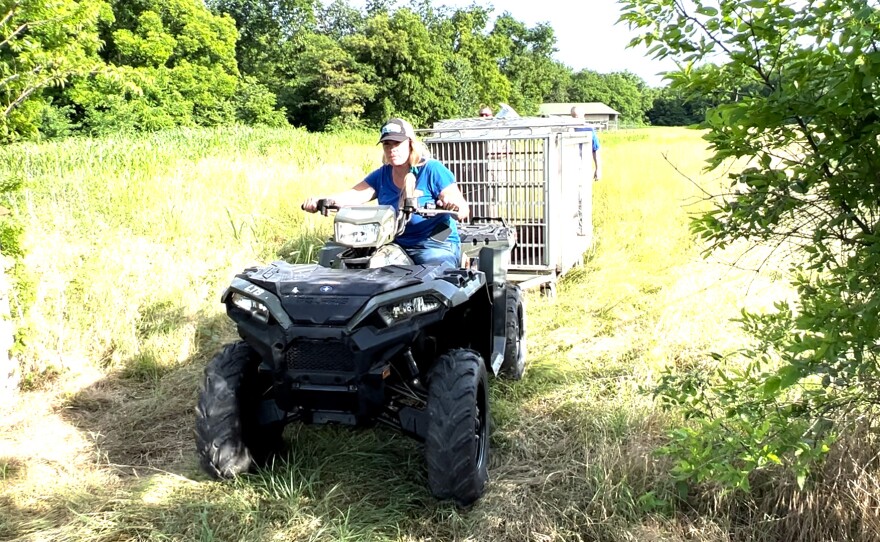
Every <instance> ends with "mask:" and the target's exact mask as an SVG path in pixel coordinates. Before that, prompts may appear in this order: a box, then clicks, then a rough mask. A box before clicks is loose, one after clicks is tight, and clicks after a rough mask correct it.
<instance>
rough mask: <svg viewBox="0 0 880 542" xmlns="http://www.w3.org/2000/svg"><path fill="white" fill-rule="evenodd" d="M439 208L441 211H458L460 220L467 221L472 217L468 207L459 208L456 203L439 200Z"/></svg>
mask: <svg viewBox="0 0 880 542" xmlns="http://www.w3.org/2000/svg"><path fill="white" fill-rule="evenodd" d="M437 207H439V208H440V209H446V210H447V211H457V212H458V219H459V220H467V218H468V216H470V213H469V212H468V207H467V206H464V207H459V206H458V205H457V204H455V203H454V202H451V201H445V200H443V199H442V198H441V199H438V200H437Z"/></svg>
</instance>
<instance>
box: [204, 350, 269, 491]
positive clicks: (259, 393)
mask: <svg viewBox="0 0 880 542" xmlns="http://www.w3.org/2000/svg"><path fill="white" fill-rule="evenodd" d="M259 364H260V357H259V355H258V354H257V353H256V352H255V351H254V349H253V348H251V347H250V345H248V344H247V343H246V342H244V341H238V342H235V343H231V344H228V345H226V346H225V347H224V348H223V350H221V351H220V352H219V353H217V355H216V356H214V358H213V359H212V360H211V361H210V363H208V365H207V366H206V367H205V376H204V381H203V383H202V389H201V393H200V394H199V403H198V406H197V407H196V450H197V452H198V456H199V462H200V463H201V466H202V469H204V471H205V472H207V473H208V474H209V475H211V476H213V477H214V478H232V477H234V476H237V475H239V474H241V473H243V472H246V471H248V470H249V469H250V468H251V467H253V466H255V465H263V464H265V463H266V462H267V461H268V460H269V459H270V458H271V457H272V456H273V455H274V453H275V452H277V451H278V450H280V449H281V445H282V442H283V441H282V438H281V433H282V432H283V431H284V424H283V423H279V422H275V423H268V424H262V425H261V424H260V420H259V409H260V405H261V404H262V402H263V401H264V400H265V399H266V394H267V392H268V391H269V390H270V389H271V386H272V384H271V382H269V381H267V379H265V378H261V376H260V374H259V372H258V371H257V367H258V366H259Z"/></svg>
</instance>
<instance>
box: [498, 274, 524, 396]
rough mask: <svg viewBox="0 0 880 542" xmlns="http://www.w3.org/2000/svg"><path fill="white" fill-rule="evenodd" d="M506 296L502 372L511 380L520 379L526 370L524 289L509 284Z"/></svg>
mask: <svg viewBox="0 0 880 542" xmlns="http://www.w3.org/2000/svg"><path fill="white" fill-rule="evenodd" d="M505 297H506V303H505V307H506V308H505V311H506V312H505V342H504V361H503V362H502V363H501V374H502V375H503V376H505V377H507V378H510V379H511V380H520V379H521V378H522V377H523V374H525V372H526V311H525V305H524V304H523V298H522V290H521V289H520V287H519V286H517V285H515V284H508V285H507V292H506V293H505Z"/></svg>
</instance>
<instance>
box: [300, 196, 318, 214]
mask: <svg viewBox="0 0 880 542" xmlns="http://www.w3.org/2000/svg"><path fill="white" fill-rule="evenodd" d="M319 199H321V198H306V200H305V201H304V202H303V203H302V205H301V206H300V207H302V210H303V211H307V212H309V213H317V212H318V200H319Z"/></svg>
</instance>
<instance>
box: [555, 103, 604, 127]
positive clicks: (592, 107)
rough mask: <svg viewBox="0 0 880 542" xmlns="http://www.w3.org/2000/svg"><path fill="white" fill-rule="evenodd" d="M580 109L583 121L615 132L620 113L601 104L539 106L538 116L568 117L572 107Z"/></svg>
mask: <svg viewBox="0 0 880 542" xmlns="http://www.w3.org/2000/svg"><path fill="white" fill-rule="evenodd" d="M575 106H577V107H580V108H581V110H582V111H583V112H584V120H586V121H587V122H588V123H590V124H593V125H594V126H596V127H597V128H601V129H610V130H616V129H617V126H618V121H619V119H620V113H618V112H617V111H615V110H613V109H611V108H610V107H608V106H607V105H605V104H603V103H601V102H567V103H546V104H541V107H540V108H539V109H538V114H539V115H541V116H542V117H570V116H571V108H572V107H575Z"/></svg>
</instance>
